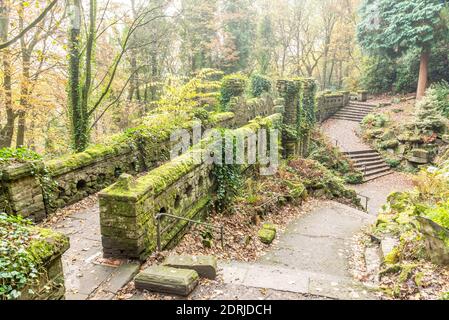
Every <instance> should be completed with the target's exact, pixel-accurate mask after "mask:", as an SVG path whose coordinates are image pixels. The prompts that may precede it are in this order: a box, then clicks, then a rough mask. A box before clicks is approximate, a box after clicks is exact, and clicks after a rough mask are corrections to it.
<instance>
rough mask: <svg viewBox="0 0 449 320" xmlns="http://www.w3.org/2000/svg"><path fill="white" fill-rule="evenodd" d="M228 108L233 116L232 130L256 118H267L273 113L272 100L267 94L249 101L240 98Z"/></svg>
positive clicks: (273, 105)
mask: <svg viewBox="0 0 449 320" xmlns="http://www.w3.org/2000/svg"><path fill="white" fill-rule="evenodd" d="M230 108H231V111H232V112H234V114H235V118H234V119H235V122H234V128H238V127H241V126H243V125H245V124H246V123H248V122H249V121H251V120H252V119H254V118H256V117H267V116H269V115H271V114H274V113H275V104H274V101H273V98H272V97H271V96H270V95H269V94H267V93H263V94H262V95H261V97H259V98H254V99H250V100H246V99H245V98H243V97H241V98H239V100H238V102H237V103H236V104H235V105H233V106H231V107H230Z"/></svg>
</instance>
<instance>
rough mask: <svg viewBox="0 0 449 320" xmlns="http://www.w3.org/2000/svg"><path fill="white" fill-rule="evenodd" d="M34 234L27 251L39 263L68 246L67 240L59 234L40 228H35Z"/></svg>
mask: <svg viewBox="0 0 449 320" xmlns="http://www.w3.org/2000/svg"><path fill="white" fill-rule="evenodd" d="M35 233H36V235H35V236H34V237H33V240H32V241H31V243H30V245H29V248H28V250H29V252H30V253H31V254H32V255H33V257H34V258H35V260H36V261H37V262H39V263H42V262H45V261H48V259H50V258H51V257H52V256H54V255H55V254H60V253H61V251H65V250H66V249H67V248H68V246H69V239H68V238H67V237H66V236H65V235H63V234H61V233H57V232H54V231H52V230H50V229H42V228H35Z"/></svg>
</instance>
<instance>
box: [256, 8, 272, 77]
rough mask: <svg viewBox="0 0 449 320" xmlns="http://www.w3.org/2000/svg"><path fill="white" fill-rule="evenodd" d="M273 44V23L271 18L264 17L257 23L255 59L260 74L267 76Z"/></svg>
mask: <svg viewBox="0 0 449 320" xmlns="http://www.w3.org/2000/svg"><path fill="white" fill-rule="evenodd" d="M274 44H275V41H274V33H273V23H272V21H271V17H270V16H269V15H265V16H264V17H263V18H262V19H261V21H260V22H259V26H258V30H257V41H256V59H257V64H258V71H259V72H260V73H261V74H267V73H268V71H269V68H270V65H271V63H272V61H271V60H272V55H273V47H274Z"/></svg>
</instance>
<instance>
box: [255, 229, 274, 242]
mask: <svg viewBox="0 0 449 320" xmlns="http://www.w3.org/2000/svg"><path fill="white" fill-rule="evenodd" d="M258 236H259V239H260V241H261V242H262V243H265V244H271V243H272V242H273V240H274V238H276V231H273V230H269V229H265V228H263V229H261V230H260V231H259V233H258Z"/></svg>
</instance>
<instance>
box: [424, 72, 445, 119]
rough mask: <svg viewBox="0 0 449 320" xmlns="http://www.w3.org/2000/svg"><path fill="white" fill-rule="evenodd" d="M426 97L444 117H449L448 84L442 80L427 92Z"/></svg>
mask: <svg viewBox="0 0 449 320" xmlns="http://www.w3.org/2000/svg"><path fill="white" fill-rule="evenodd" d="M427 97H428V98H429V99H431V100H432V101H433V102H434V104H435V107H436V108H437V109H438V110H439V111H440V112H441V113H442V114H443V115H444V116H445V117H449V83H447V82H446V81H444V80H443V81H441V82H439V83H436V84H434V85H432V86H431V87H430V88H429V89H428V90H427Z"/></svg>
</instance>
